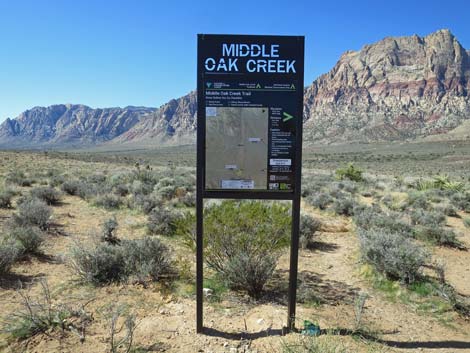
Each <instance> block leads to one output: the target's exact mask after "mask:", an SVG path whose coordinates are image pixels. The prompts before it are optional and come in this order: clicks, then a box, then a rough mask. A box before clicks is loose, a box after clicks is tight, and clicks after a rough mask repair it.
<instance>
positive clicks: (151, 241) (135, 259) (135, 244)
mask: <svg viewBox="0 0 470 353" xmlns="http://www.w3.org/2000/svg"><path fill="white" fill-rule="evenodd" d="M121 247H122V249H123V252H124V258H125V264H126V273H127V275H128V276H135V277H136V278H137V279H138V280H139V281H141V282H144V281H146V280H147V279H148V278H150V279H151V280H153V281H159V280H161V279H163V278H170V277H172V276H174V275H175V273H176V271H175V269H174V263H173V260H172V257H171V253H170V249H169V248H168V247H167V246H166V245H164V244H163V243H162V242H161V241H160V240H159V239H158V238H154V237H145V238H143V239H136V240H126V241H124V242H123V244H122V245H121Z"/></svg>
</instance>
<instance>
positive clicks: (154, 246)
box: [71, 237, 176, 285]
mask: <svg viewBox="0 0 470 353" xmlns="http://www.w3.org/2000/svg"><path fill="white" fill-rule="evenodd" d="M71 268H72V270H73V271H74V272H75V273H76V274H77V275H78V276H79V277H80V278H81V279H82V280H83V281H85V282H89V283H92V284H95V285H101V284H107V283H111V282H121V281H125V280H127V279H129V278H132V277H135V278H136V279H138V280H139V281H146V280H147V279H151V280H154V281H157V280H160V279H161V278H168V277H170V276H171V275H173V274H174V273H176V272H175V271H174V268H173V262H172V260H171V254H170V251H169V249H168V247H167V246H165V245H164V244H162V243H161V242H160V240H159V239H157V238H151V237H146V238H143V239H137V240H125V241H121V242H120V243H119V244H118V245H111V244H108V243H100V244H98V245H97V246H95V247H92V248H88V247H84V246H83V245H81V244H76V245H75V246H74V247H73V248H72V250H71Z"/></svg>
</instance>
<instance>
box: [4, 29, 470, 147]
mask: <svg viewBox="0 0 470 353" xmlns="http://www.w3.org/2000/svg"><path fill="white" fill-rule="evenodd" d="M196 109H197V104H196V92H195V91H193V92H191V93H189V94H188V95H186V96H184V97H181V98H178V99H174V100H171V101H170V102H168V103H166V104H164V105H163V106H161V107H160V108H158V109H154V108H136V107H127V108H123V109H120V108H110V109H91V108H89V107H86V106H83V105H56V106H51V107H48V108H33V109H31V110H29V111H26V112H24V113H23V114H21V115H20V116H19V117H18V118H16V119H14V120H10V119H8V120H7V121H5V122H4V123H3V124H2V125H0V147H2V146H10V147H11V146H29V145H31V144H33V145H48V146H56V145H70V144H75V145H82V146H83V145H87V144H90V143H94V144H96V143H109V144H146V145H155V144H160V143H168V144H178V143H188V142H193V141H194V140H195V130H196ZM469 121H470V51H468V50H465V49H464V48H463V47H462V45H461V44H460V43H459V42H458V40H457V39H456V38H455V37H454V36H453V35H452V33H451V32H450V31H449V30H440V31H437V32H435V33H432V34H430V35H428V36H425V37H419V36H417V35H413V36H410V37H388V38H385V39H383V40H381V41H379V42H377V43H374V44H370V45H366V46H364V47H363V48H362V49H361V50H359V51H348V52H345V53H344V54H343V55H342V56H341V58H340V59H339V61H338V62H337V63H336V65H335V66H334V67H333V69H332V70H331V71H330V72H328V73H326V74H324V75H322V76H320V77H319V78H318V79H317V80H315V81H314V82H313V83H312V84H311V85H310V86H309V87H307V88H306V89H305V99H304V126H305V128H304V140H305V142H306V143H318V142H321V143H334V142H343V141H348V142H351V141H359V142H369V141H384V140H388V141H393V140H413V139H416V138H427V137H436V136H453V137H455V138H470V131H468V132H467V130H468V129H467V128H466V126H469V125H468V124H469ZM448 132H450V134H447V133H448Z"/></svg>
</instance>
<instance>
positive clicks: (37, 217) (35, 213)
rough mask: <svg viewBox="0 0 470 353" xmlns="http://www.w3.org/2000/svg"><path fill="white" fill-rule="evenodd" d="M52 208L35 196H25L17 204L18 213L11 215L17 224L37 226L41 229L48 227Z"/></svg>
mask: <svg viewBox="0 0 470 353" xmlns="http://www.w3.org/2000/svg"><path fill="white" fill-rule="evenodd" d="M51 216H52V210H51V208H50V207H48V206H47V205H46V203H45V202H43V201H41V200H38V199H36V198H27V199H25V200H24V201H23V202H22V203H21V204H20V205H19V206H18V213H17V214H15V215H13V220H14V222H15V223H16V224H17V225H19V226H37V227H39V228H40V229H42V230H45V229H47V228H49V223H50V218H51Z"/></svg>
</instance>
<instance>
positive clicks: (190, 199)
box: [180, 192, 196, 207]
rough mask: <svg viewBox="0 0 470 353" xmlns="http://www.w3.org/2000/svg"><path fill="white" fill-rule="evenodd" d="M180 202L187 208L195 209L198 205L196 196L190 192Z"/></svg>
mask: <svg viewBox="0 0 470 353" xmlns="http://www.w3.org/2000/svg"><path fill="white" fill-rule="evenodd" d="M180 201H181V203H182V204H183V205H184V206H186V207H194V206H195V205H196V194H195V193H194V192H188V193H186V194H185V195H184V196H182V197H181V198H180Z"/></svg>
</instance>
